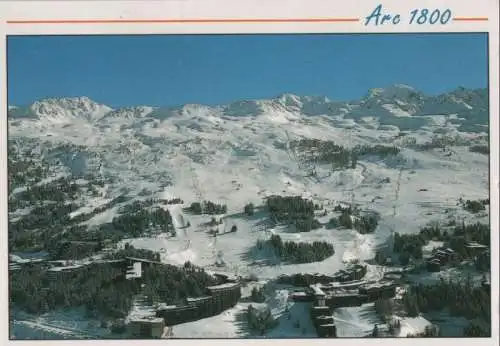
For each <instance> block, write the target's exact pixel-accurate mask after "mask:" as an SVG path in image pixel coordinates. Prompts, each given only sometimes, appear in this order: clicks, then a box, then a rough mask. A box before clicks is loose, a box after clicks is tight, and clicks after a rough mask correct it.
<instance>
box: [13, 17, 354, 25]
mask: <svg viewBox="0 0 500 346" xmlns="http://www.w3.org/2000/svg"><path fill="white" fill-rule="evenodd" d="M358 21H359V18H261V19H257V18H256V19H74V20H71V19H64V20H8V21H7V24H183V23H341V22H358Z"/></svg>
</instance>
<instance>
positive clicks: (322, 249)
mask: <svg viewBox="0 0 500 346" xmlns="http://www.w3.org/2000/svg"><path fill="white" fill-rule="evenodd" d="M265 245H268V246H270V247H271V249H273V251H274V252H275V253H276V255H277V256H278V257H279V258H280V259H281V260H282V261H285V262H290V263H310V262H320V261H323V260H324V259H326V258H328V257H330V256H332V255H333V254H334V252H335V251H334V249H333V245H332V244H330V243H327V242H324V241H315V242H313V243H296V242H293V241H285V242H283V240H282V239H281V237H280V236H279V235H277V234H274V235H272V236H271V238H270V239H269V240H266V241H262V240H258V241H257V248H258V249H262V248H263V247H264V246H265Z"/></svg>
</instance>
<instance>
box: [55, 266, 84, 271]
mask: <svg viewBox="0 0 500 346" xmlns="http://www.w3.org/2000/svg"><path fill="white" fill-rule="evenodd" d="M83 267H84V266H83V265H81V264H75V265H71V266H65V267H52V268H49V269H48V271H51V272H61V271H71V270H73V269H78V268H83Z"/></svg>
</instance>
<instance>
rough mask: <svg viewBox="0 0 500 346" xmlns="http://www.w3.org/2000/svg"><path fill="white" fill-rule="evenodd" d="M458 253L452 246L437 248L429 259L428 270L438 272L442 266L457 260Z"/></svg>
mask: <svg viewBox="0 0 500 346" xmlns="http://www.w3.org/2000/svg"><path fill="white" fill-rule="evenodd" d="M456 259H457V255H456V253H455V251H453V250H452V249H450V248H440V249H437V250H436V251H435V252H434V253H433V255H432V256H431V257H430V258H428V259H427V270H428V271H430V272H438V271H440V270H441V267H442V266H444V265H447V264H450V263H452V262H454V261H456Z"/></svg>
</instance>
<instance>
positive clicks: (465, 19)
mask: <svg viewBox="0 0 500 346" xmlns="http://www.w3.org/2000/svg"><path fill="white" fill-rule="evenodd" d="M453 20H454V21H461V22H486V21H488V17H455V18H453Z"/></svg>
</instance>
